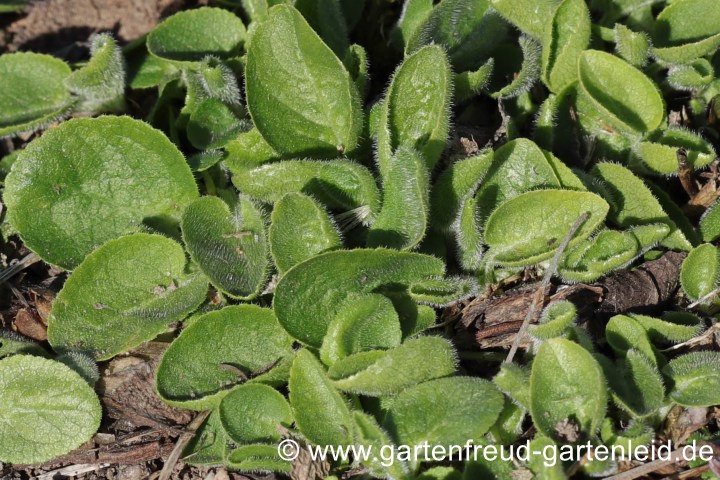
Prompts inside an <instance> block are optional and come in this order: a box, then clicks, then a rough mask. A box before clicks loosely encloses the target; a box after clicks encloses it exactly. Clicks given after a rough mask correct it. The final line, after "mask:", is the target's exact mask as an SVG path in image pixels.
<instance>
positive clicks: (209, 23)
mask: <svg viewBox="0 0 720 480" xmlns="http://www.w3.org/2000/svg"><path fill="white" fill-rule="evenodd" d="M210 32H212V34H210ZM244 41H245V25H244V24H243V23H242V20H240V19H239V18H238V17H237V16H236V15H235V14H233V13H231V12H229V11H227V10H224V9H221V8H213V7H202V8H196V9H192V10H183V11H181V12H178V13H176V14H174V15H172V16H170V17H168V18H166V19H165V20H164V21H162V22H161V23H160V24H158V26H156V27H155V28H154V29H153V30H152V31H151V32H150V34H149V35H148V38H147V48H148V51H149V52H150V53H151V54H153V55H155V56H157V57H160V58H162V59H165V60H172V61H174V62H180V63H187V62H199V61H200V60H203V59H204V58H205V57H206V56H208V55H213V56H215V57H219V58H230V57H236V56H240V54H241V49H242V46H243V43H244Z"/></svg>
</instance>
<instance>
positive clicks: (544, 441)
mask: <svg viewBox="0 0 720 480" xmlns="http://www.w3.org/2000/svg"><path fill="white" fill-rule="evenodd" d="M528 448H529V449H530V451H531V452H533V454H532V455H530V458H529V459H528V467H530V470H532V472H533V473H534V474H535V476H536V478H542V479H544V480H562V479H564V478H568V475H567V474H566V473H565V468H564V467H563V464H562V462H558V461H553V460H549V459H548V458H546V457H544V456H543V455H535V454H534V452H538V453H541V454H546V453H548V454H549V453H550V452H555V451H557V448H558V445H557V443H555V442H554V441H552V440H551V439H549V438H547V437H545V436H542V435H536V436H535V438H533V439H532V440H531V441H530V443H529V447H528Z"/></svg>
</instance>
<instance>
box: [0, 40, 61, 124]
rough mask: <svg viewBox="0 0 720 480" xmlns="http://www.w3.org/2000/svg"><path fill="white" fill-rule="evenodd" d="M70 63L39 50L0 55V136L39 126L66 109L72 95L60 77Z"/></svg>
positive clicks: (59, 115) (58, 116)
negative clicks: (1, 89)
mask: <svg viewBox="0 0 720 480" xmlns="http://www.w3.org/2000/svg"><path fill="white" fill-rule="evenodd" d="M68 75H70V67H69V66H68V65H67V64H66V63H65V62H63V61H62V60H60V59H57V58H54V57H51V56H50V55H41V54H38V53H29V52H18V53H11V54H5V55H0V84H2V86H3V87H2V88H3V95H2V98H0V137H5V136H9V135H15V134H18V133H21V132H27V131H31V130H36V129H39V128H42V127H43V126H45V125H48V124H49V123H51V122H53V121H54V120H57V119H58V118H60V117H62V116H63V115H65V114H66V113H68V112H69V110H70V107H71V106H72V103H73V99H72V98H71V96H70V91H69V90H68V89H67V88H66V87H65V85H64V84H63V81H64V80H65V78H67V77H68Z"/></svg>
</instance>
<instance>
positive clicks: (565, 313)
mask: <svg viewBox="0 0 720 480" xmlns="http://www.w3.org/2000/svg"><path fill="white" fill-rule="evenodd" d="M576 316H577V309H576V308H575V305H574V304H573V303H572V302H569V301H567V300H560V301H556V302H552V303H550V304H549V305H548V306H547V307H545V309H544V310H543V312H542V315H541V316H540V320H539V321H538V323H537V325H530V327H529V328H528V333H529V334H530V335H532V336H533V337H534V338H536V339H538V340H548V339H550V338H555V337H561V336H563V335H564V334H565V333H566V330H567V329H568V327H569V326H570V325H572V324H573V322H574V321H575V318H576Z"/></svg>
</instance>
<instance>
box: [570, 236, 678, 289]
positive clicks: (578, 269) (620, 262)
mask: <svg viewBox="0 0 720 480" xmlns="http://www.w3.org/2000/svg"><path fill="white" fill-rule="evenodd" d="M663 227H665V228H666V231H668V230H669V228H668V227H667V226H665V225H663ZM640 253H641V248H640V244H639V242H638V240H637V238H636V237H635V235H634V234H633V233H632V232H630V231H625V232H618V231H616V230H602V231H601V232H599V233H598V234H597V235H596V236H595V237H593V238H591V239H588V240H585V241H583V242H580V243H578V244H577V245H576V246H575V247H574V248H573V249H571V250H568V251H566V253H565V254H564V255H563V256H562V257H561V259H560V265H559V266H558V273H559V275H560V276H561V277H562V278H563V280H565V281H570V282H593V281H595V280H597V279H598V278H600V277H601V276H603V275H605V274H607V273H609V272H611V271H612V270H616V269H619V268H623V267H624V266H626V265H627V264H629V263H630V262H631V261H632V260H633V259H634V258H636V257H637V256H638V255H639V254H640Z"/></svg>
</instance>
